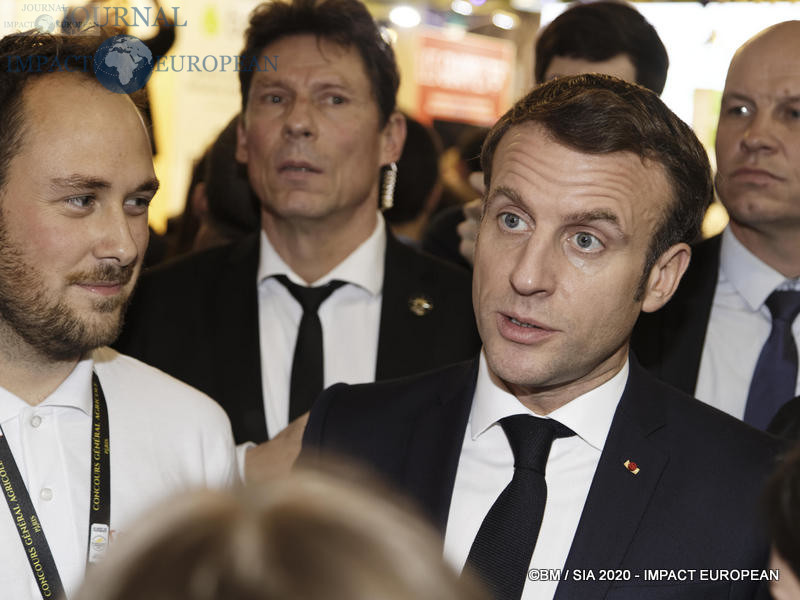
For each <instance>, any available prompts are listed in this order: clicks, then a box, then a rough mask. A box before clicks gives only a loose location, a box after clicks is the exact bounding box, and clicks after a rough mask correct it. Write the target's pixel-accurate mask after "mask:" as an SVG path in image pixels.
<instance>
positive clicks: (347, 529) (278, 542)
mask: <svg viewBox="0 0 800 600" xmlns="http://www.w3.org/2000/svg"><path fill="white" fill-rule="evenodd" d="M369 481H370V479H369V478H367V479H366V482H369ZM397 498H398V496H397V494H395V493H389V492H388V491H386V490H383V489H382V488H378V487H376V486H372V485H369V486H368V485H367V484H366V483H365V478H364V474H361V473H359V475H358V476H357V477H356V476H354V475H352V474H351V475H343V474H342V473H337V474H336V475H335V476H334V475H331V474H324V473H321V472H314V471H304V470H300V471H295V472H294V473H293V474H292V475H290V476H289V477H288V478H287V479H284V480H278V481H273V482H272V483H271V484H270V485H269V486H264V487H245V488H240V489H238V490H235V491H231V492H210V491H207V492H198V493H195V494H186V495H182V496H179V497H176V498H173V499H172V500H171V501H169V502H168V503H165V504H163V505H162V506H161V507H159V508H158V509H157V510H153V511H151V512H149V513H148V514H147V515H146V516H143V518H142V520H141V521H140V527H138V528H137V529H136V530H135V531H132V532H131V533H130V534H128V535H126V536H125V538H124V539H122V540H120V541H119V543H118V545H117V546H116V547H115V548H114V549H113V551H112V553H111V554H110V555H109V556H108V559H107V560H106V561H105V562H104V563H103V564H101V565H98V567H97V568H96V569H94V570H93V571H91V572H90V573H89V576H88V577H87V579H86V582H85V584H84V586H83V588H82V589H81V590H80V592H79V593H78V594H77V595H75V596H73V597H72V600H298V599H303V600H378V599H379V600H412V599H418V600H488V595H487V594H485V593H483V592H482V591H481V588H479V587H478V586H477V584H476V583H475V582H474V581H473V580H472V579H471V578H459V577H457V576H456V574H455V572H454V571H453V570H452V569H451V568H450V567H449V565H447V564H445V562H444V559H443V558H442V554H441V544H440V542H439V541H438V539H437V536H436V534H435V533H434V531H433V530H432V529H430V528H429V527H428V526H427V525H426V524H424V523H423V522H422V520H421V519H420V518H419V517H418V516H417V515H416V513H415V512H412V511H411V510H410V509H409V508H408V507H407V506H406V505H405V504H404V503H402V502H400V501H398V499H397Z"/></svg>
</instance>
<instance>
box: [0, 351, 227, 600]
mask: <svg viewBox="0 0 800 600" xmlns="http://www.w3.org/2000/svg"><path fill="white" fill-rule="evenodd" d="M92 368H94V369H95V371H96V372H97V376H98V378H99V380H100V384H101V385H102V387H103V393H104V395H105V397H106V403H107V406H108V417H109V433H110V447H111V463H110V465H111V530H112V543H113V536H114V535H115V534H119V533H120V532H121V533H123V534H124V531H125V528H126V527H128V526H129V524H130V523H131V522H132V520H133V519H134V518H135V517H137V516H138V515H139V513H141V512H142V511H143V510H144V509H146V508H149V507H150V506H151V505H152V504H153V503H154V502H157V501H159V500H161V499H163V498H164V497H166V496H167V495H169V494H172V493H174V492H176V491H178V490H181V489H185V488H190V487H201V486H211V487H223V486H229V485H231V484H233V483H234V481H235V480H236V462H235V455H234V445H233V436H232V433H231V426H230V423H229V421H228V418H227V416H226V415H225V412H224V411H223V410H222V409H221V408H220V407H219V405H218V404H216V403H215V402H213V401H212V400H211V399H210V398H208V397H207V396H205V395H204V394H202V393H200V392H198V391H197V390H195V389H193V388H191V387H189V386H187V385H185V384H183V383H181V382H179V381H178V380H177V379H173V378H172V377H170V376H168V375H166V374H164V373H162V372H161V371H158V370H157V369H154V368H153V367H150V366H148V365H145V364H144V363H141V362H139V361H137V360H135V359H133V358H131V357H129V356H124V355H121V354H118V353H117V352H116V351H114V350H111V349H110V348H101V349H98V350H95V351H94V352H93V353H92V357H91V358H88V359H86V360H83V361H81V362H80V363H78V365H77V366H76V367H75V369H74V370H73V371H72V373H70V375H69V376H68V377H67V379H65V380H64V382H63V383H62V384H61V385H60V386H59V387H58V389H56V390H55V391H54V392H53V393H52V394H50V396H48V397H47V398H46V399H45V400H44V401H43V402H42V403H40V404H39V405H37V406H31V405H29V404H27V403H26V402H25V401H23V400H22V399H20V398H18V397H17V396H15V395H14V394H12V393H10V392H9V391H7V390H5V389H3V388H0V425H2V428H3V432H4V433H5V436H6V438H7V440H8V444H9V446H10V448H11V451H12V453H13V455H14V460H15V462H16V463H17V467H18V468H19V471H20V475H21V476H22V479H23V481H24V482H25V486H26V488H27V490H28V493H29V494H30V497H31V500H32V501H33V504H34V506H35V509H36V512H37V514H38V516H39V519H40V521H41V523H42V525H43V530H44V533H45V535H46V536H47V542H48V544H49V546H50V550H51V552H52V553H53V557H54V559H55V562H56V566H57V568H58V572H59V575H60V576H61V581H62V583H63V584H64V587H65V590H66V593H67V595H68V596H69V594H70V593H74V592H75V590H76V589H77V587H78V585H79V583H80V581H81V579H82V576H83V572H84V570H85V568H86V553H87V541H88V533H89V475H90V472H89V469H90V433H91V422H92V413H91V409H92V401H91V398H92V392H91V385H92V383H91V381H92ZM0 597H2V598H8V599H9V600H11V599H13V600H41V594H40V592H39V589H38V586H37V584H36V581H35V580H34V577H33V573H32V571H31V567H30V563H29V562H28V560H27V557H26V554H25V550H24V549H23V546H22V542H21V540H20V537H19V534H18V533H17V529H16V527H15V525H14V521H13V519H12V517H11V512H10V511H9V508H8V505H7V503H6V501H5V499H3V500H2V501H0Z"/></svg>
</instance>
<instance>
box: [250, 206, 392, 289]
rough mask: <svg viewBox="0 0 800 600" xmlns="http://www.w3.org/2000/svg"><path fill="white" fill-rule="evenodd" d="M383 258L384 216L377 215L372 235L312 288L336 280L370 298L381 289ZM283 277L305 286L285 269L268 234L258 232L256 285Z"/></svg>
mask: <svg viewBox="0 0 800 600" xmlns="http://www.w3.org/2000/svg"><path fill="white" fill-rule="evenodd" d="M385 257H386V224H385V222H384V219H383V215H382V214H381V213H380V212H378V219H377V223H376V224H375V229H374V230H373V232H372V234H370V236H369V237H368V238H367V239H366V240H364V242H362V243H361V245H359V246H358V247H357V248H356V249H355V250H353V251H352V252H351V253H350V255H349V256H347V258H345V259H344V260H343V261H342V262H340V263H339V264H338V265H336V266H335V267H334V268H333V269H332V270H331V271H329V272H328V273H326V274H325V275H323V276H322V277H320V278H319V279H317V280H316V281H314V282H312V283H311V285H312V286H320V285H324V284H326V283H327V282H329V281H331V280H333V279H339V280H341V281H346V282H347V283H352V284H354V285H357V286H359V287H361V288H363V289H365V290H366V291H368V292H369V293H370V294H371V295H373V296H377V295H379V294H380V293H381V290H382V289H383V270H384V259H385ZM280 274H284V275H286V276H287V277H288V278H289V279H290V280H291V281H294V282H295V283H297V284H299V285H308V283H306V282H305V281H303V278H302V277H300V276H299V275H298V274H297V273H295V272H294V271H293V270H292V268H291V267H289V265H287V264H286V263H285V262H284V260H283V259H282V258H281V257H280V255H279V254H278V253H277V252H276V250H275V248H274V247H273V246H272V244H271V243H270V241H269V238H268V237H267V234H266V233H264V230H263V229H262V230H261V243H260V249H259V260H258V279H257V281H258V283H261V282H262V281H264V280H265V279H268V278H269V277H272V276H273V275H280Z"/></svg>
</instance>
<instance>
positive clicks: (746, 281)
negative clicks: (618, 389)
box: [633, 21, 800, 429]
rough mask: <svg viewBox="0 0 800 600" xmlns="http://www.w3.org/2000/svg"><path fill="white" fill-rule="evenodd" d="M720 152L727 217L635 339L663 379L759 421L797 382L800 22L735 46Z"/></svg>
mask: <svg viewBox="0 0 800 600" xmlns="http://www.w3.org/2000/svg"><path fill="white" fill-rule="evenodd" d="M716 151H717V175H716V188H717V192H718V194H719V197H720V199H721V200H722V203H723V204H724V205H725V208H727V210H728V212H729V214H730V218H731V220H730V224H729V225H728V227H727V228H726V229H725V231H724V232H723V233H722V234H721V235H719V236H716V237H714V238H711V239H710V240H707V241H705V242H703V243H701V244H699V245H698V246H697V248H696V249H695V251H694V252H693V254H692V262H691V266H690V267H689V270H688V272H687V274H686V276H685V277H684V279H683V283H681V287H680V288H679V290H678V292H677V293H676V295H675V297H674V298H673V299H672V301H671V302H670V303H669V304H668V305H667V307H666V308H665V309H664V310H662V311H659V312H657V313H654V314H652V315H645V316H643V317H642V319H641V320H640V322H639V324H638V326H637V329H636V331H635V332H634V338H633V347H634V350H635V351H636V353H637V355H638V356H639V358H640V360H641V361H642V362H643V363H644V364H645V365H646V366H648V367H649V368H651V369H652V370H653V371H654V372H655V373H656V374H657V375H659V376H660V377H661V378H662V379H664V380H666V381H668V382H669V383H672V384H673V385H675V386H676V387H679V388H681V389H683V390H684V391H686V392H688V393H690V394H694V395H695V396H696V397H697V398H699V399H700V400H703V401H705V402H707V403H709V404H711V405H713V406H715V407H717V408H719V409H721V410H723V411H725V412H727V413H729V414H731V415H733V416H735V417H737V418H739V419H744V420H745V421H747V422H749V423H750V424H752V425H754V426H756V427H759V428H762V429H763V428H765V427H766V426H767V425H768V423H769V422H770V421H771V420H772V418H773V417H774V415H775V413H776V412H777V410H778V409H779V408H780V407H781V405H783V404H784V403H786V402H787V401H788V400H790V399H792V398H793V397H795V396H797V395H798V391H799V388H798V385H799V384H798V378H797V343H798V339H800V319H797V318H796V316H797V312H798V311H800V281H799V280H798V278H800V21H787V22H784V23H780V24H778V25H775V26H773V27H770V28H768V29H765V30H764V31H762V32H761V33H759V34H758V35H756V36H755V37H753V38H752V39H750V40H749V41H747V42H746V43H745V44H744V45H743V46H742V47H741V48H739V50H738V51H737V52H736V54H735V56H734V58H733V60H732V61H731V65H730V69H729V70H728V77H727V80H726V82H725V91H724V93H723V96H722V107H721V110H720V119H719V127H718V131H717V143H716Z"/></svg>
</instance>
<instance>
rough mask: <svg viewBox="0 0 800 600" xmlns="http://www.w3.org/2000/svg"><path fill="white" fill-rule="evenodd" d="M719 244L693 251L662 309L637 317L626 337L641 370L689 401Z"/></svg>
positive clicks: (713, 288)
mask: <svg viewBox="0 0 800 600" xmlns="http://www.w3.org/2000/svg"><path fill="white" fill-rule="evenodd" d="M721 241H722V236H720V235H718V236H715V237H713V238H710V239H708V240H705V241H704V242H701V243H699V244H698V245H697V246H695V247H694V248H693V249H692V260H691V262H690V263H689V268H688V269H687V270H686V273H685V274H684V276H683V279H682V280H681V283H680V285H679V286H678V290H677V291H676V292H675V295H674V296H673V297H672V299H671V300H670V301H669V302H668V303H667V304H666V306H664V307H663V308H662V309H661V310H658V311H656V312H654V313H642V314H641V315H640V316H639V320H638V321H637V323H636V327H635V328H634V330H633V336H632V338H631V348H632V349H633V352H634V354H636V357H637V358H638V359H639V362H641V364H642V366H644V367H645V368H647V369H648V370H649V371H651V372H652V373H653V374H654V375H656V377H658V378H659V379H661V380H662V381H666V382H667V383H669V384H670V385H673V386H675V387H676V388H678V389H680V390H683V391H684V392H686V393H687V394H689V395H692V396H693V395H694V390H695V386H696V385H697V375H698V373H699V371H700V357H701V356H702V354H703V344H704V343H705V339H706V329H707V328H708V319H709V317H710V315H711V306H712V304H713V302H714V293H715V291H716V289H717V278H718V276H719V253H720V247H721Z"/></svg>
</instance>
